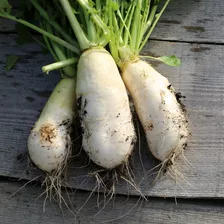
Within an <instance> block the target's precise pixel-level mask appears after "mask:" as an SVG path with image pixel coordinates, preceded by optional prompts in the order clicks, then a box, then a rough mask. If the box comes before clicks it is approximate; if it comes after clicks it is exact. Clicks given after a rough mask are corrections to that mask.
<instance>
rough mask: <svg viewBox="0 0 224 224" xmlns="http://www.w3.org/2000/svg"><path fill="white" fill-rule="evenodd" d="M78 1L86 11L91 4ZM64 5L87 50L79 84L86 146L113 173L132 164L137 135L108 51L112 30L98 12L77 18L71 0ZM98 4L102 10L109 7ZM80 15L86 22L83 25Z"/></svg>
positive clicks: (81, 47)
mask: <svg viewBox="0 0 224 224" xmlns="http://www.w3.org/2000/svg"><path fill="white" fill-rule="evenodd" d="M77 2H79V4H80V7H82V8H83V9H84V8H85V7H86V6H88V3H87V1H82V0H81V1H79V0H78V1H77ZM60 3H61V6H62V8H63V10H64V11H65V13H66V15H67V17H68V20H69V22H70V24H71V28H72V29H73V31H74V34H75V36H76V38H77V41H78V43H79V46H80V49H81V50H82V51H83V53H82V54H81V56H80V59H79V62H78V69H77V84H76V95H77V102H78V105H77V106H78V113H79V117H80V121H81V127H82V132H83V133H82V138H83V140H82V142H83V144H82V146H83V149H84V150H85V151H86V153H87V154H88V155H89V157H90V159H91V160H92V161H93V162H94V163H96V164H97V165H99V166H101V167H102V168H104V169H108V170H113V169H115V168H117V167H119V166H122V165H126V164H127V163H128V159H129V157H130V155H131V153H132V151H133V149H134V145H135V141H136V134H135V129H134V125H133V121H132V114H131V111H130V105H129V100H128V95H127V91H126V88H125V85H124V83H123V81H122V78H121V76H120V73H119V70H118V68H117V66H116V63H115V61H114V60H113V58H112V56H111V55H110V54H109V53H108V52H107V51H106V50H105V49H104V47H105V46H106V45H107V44H108V42H109V40H110V37H109V36H110V31H109V29H108V27H107V26H106V24H105V23H103V21H102V20H101V19H100V17H99V16H98V15H97V13H95V14H94V15H93V16H90V15H89V14H88V12H84V15H82V13H81V12H83V11H84V10H83V11H82V10H80V13H79V14H77V15H76V14H74V10H73V7H72V5H71V4H70V3H69V1H67V0H60ZM98 3H99V4H97V6H98V7H100V4H102V5H103V4H105V3H100V2H98ZM90 8H91V7H90ZM79 16H83V17H82V18H84V19H85V23H84V22H83V23H82V24H80V22H79V20H78V19H79ZM80 21H81V20H80Z"/></svg>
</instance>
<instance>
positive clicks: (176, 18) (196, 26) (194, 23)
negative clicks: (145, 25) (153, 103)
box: [0, 0, 224, 43]
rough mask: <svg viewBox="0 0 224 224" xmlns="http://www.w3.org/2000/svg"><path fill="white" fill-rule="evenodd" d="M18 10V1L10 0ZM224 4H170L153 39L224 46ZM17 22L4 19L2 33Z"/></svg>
mask: <svg viewBox="0 0 224 224" xmlns="http://www.w3.org/2000/svg"><path fill="white" fill-rule="evenodd" d="M10 2H11V4H12V5H13V6H15V9H16V8H17V7H18V5H19V4H18V1H16V0H11V1H10ZM223 8H224V2H223V1H220V0H215V1H214V0H206V1H203V0H182V1H181V3H180V1H174V0H173V1H170V4H169V6H168V8H167V10H166V11H165V12H164V14H163V15H162V17H161V20H160V21H159V24H158V25H157V26H156V29H155V30H154V32H153V34H152V36H151V38H153V39H157V40H172V41H184V42H210V43H224V38H223V35H224V28H223V27H224V13H223ZM14 31H15V29H14V23H13V22H10V21H6V20H2V19H0V32H14Z"/></svg>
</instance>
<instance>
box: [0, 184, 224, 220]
mask: <svg viewBox="0 0 224 224" xmlns="http://www.w3.org/2000/svg"><path fill="white" fill-rule="evenodd" d="M21 187H22V184H21V183H16V182H14V183H13V182H5V181H3V182H0V192H1V203H0V219H1V223H2V224H11V223H17V224H31V223H32V224H37V223H38V224H61V223H64V224H70V223H71V222H72V221H73V222H72V223H79V224H85V223H104V222H106V221H107V222H108V223H114V224H116V223H124V224H125V223H130V224H135V223H143V224H144V223H153V224H160V223H167V224H177V223H178V224H186V223H187V224H211V223H216V224H221V223H223V218H224V207H223V201H217V200H216V201H211V200H210V201H208V200H178V203H177V204H175V201H174V200H173V199H172V200H168V199H155V198H150V199H149V200H148V201H147V202H146V201H144V202H143V201H138V200H139V198H138V197H130V198H127V197H125V196H116V198H115V199H114V200H113V201H110V202H109V203H108V204H107V205H106V207H105V208H104V209H103V210H101V211H100V209H101V207H100V208H98V207H97V195H94V196H92V197H91V198H90V200H89V201H88V203H87V205H86V206H85V207H83V209H81V211H80V212H79V213H78V215H77V218H76V219H74V216H73V215H72V214H71V213H70V212H69V211H68V209H66V208H63V214H62V211H61V210H60V209H59V208H58V206H57V204H56V203H54V202H52V203H49V201H47V203H46V206H45V210H46V212H43V204H44V197H41V198H39V199H38V200H36V198H37V197H38V196H39V195H40V194H41V190H40V189H39V187H38V186H32V185H28V186H26V187H25V188H23V189H22V190H21V191H19V192H18V193H17V194H15V195H14V196H13V197H11V196H12V195H13V194H14V193H15V192H16V191H17V190H18V189H19V188H21ZM88 196H89V193H87V192H81V191H77V192H76V193H75V195H72V196H71V197H72V203H73V207H74V208H75V209H74V210H73V212H74V213H77V211H78V210H79V209H80V208H81V207H82V205H83V203H84V202H85V201H86V199H87V198H88ZM97 213H98V214H97ZM109 220H114V221H111V222H109Z"/></svg>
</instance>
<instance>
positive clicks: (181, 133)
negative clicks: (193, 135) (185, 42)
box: [109, 0, 189, 167]
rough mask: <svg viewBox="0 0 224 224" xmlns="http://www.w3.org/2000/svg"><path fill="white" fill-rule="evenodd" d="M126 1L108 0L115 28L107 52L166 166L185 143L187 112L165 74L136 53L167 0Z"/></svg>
mask: <svg viewBox="0 0 224 224" xmlns="http://www.w3.org/2000/svg"><path fill="white" fill-rule="evenodd" d="M125 2H126V1H112V2H111V3H110V4H111V5H112V4H113V8H116V12H115V11H114V10H112V9H110V12H109V14H111V15H112V16H110V17H109V18H110V21H109V24H110V27H111V29H112V30H113V32H114V35H113V36H112V37H114V38H113V39H112V40H111V41H110V43H109V46H110V52H111V54H112V56H113V57H114V59H115V61H116V63H117V65H118V66H119V68H120V71H121V76H122V79H123V81H124V83H125V85H126V87H127V89H128V91H129V93H130V95H131V97H132V99H133V103H134V107H135V110H136V113H137V115H138V117H139V120H140V122H141V125H142V127H143V129H144V132H145V135H146V139H147V143H148V146H149V149H150V151H151V152H152V154H153V155H154V156H155V157H156V158H157V159H158V160H160V161H161V162H162V164H163V165H162V167H166V166H165V164H166V165H168V164H169V165H170V164H171V165H173V164H174V163H175V158H176V157H177V156H178V155H180V153H181V152H183V150H184V148H185V147H186V145H187V139H188V135H189V131H188V121H187V116H186V112H185V109H184V108H183V106H182V104H180V103H179V101H178V99H177V98H176V93H175V90H174V88H173V87H172V86H171V84H170V83H169V81H168V80H167V78H165V77H164V76H162V75H161V74H160V73H158V72H157V71H156V70H155V69H154V68H153V67H152V66H151V65H150V64H148V63H146V62H145V61H143V60H142V59H141V57H142V56H140V55H139V54H140V52H141V50H142V48H143V47H144V46H145V44H146V43H147V40H148V38H149V36H150V34H151V33H152V31H153V29H154V28H155V25H156V24H157V22H158V20H159V18H160V16H161V15H162V13H163V12H164V10H165V8H166V7H167V5H168V3H169V0H166V1H165V3H164V4H163V6H162V7H161V6H160V5H159V3H160V1H158V0H155V1H147V0H142V1H136V2H135V1H132V2H131V3H130V4H126V3H125ZM115 5H116V6H115ZM158 8H160V11H159V12H157V10H158ZM148 57H149V58H151V59H153V60H158V61H162V62H164V63H166V64H168V65H171V66H176V65H179V64H180V61H179V59H177V58H176V57H175V56H170V57H168V56H163V57H158V58H155V57H152V56H148ZM172 167H174V166H172Z"/></svg>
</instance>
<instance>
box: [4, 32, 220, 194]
mask: <svg viewBox="0 0 224 224" xmlns="http://www.w3.org/2000/svg"><path fill="white" fill-rule="evenodd" d="M1 37H3V40H5V42H4V41H1V42H0V49H1V52H2V54H1V55H0V61H1V62H4V61H5V58H6V55H7V54H9V53H10V54H17V55H19V56H20V58H21V59H20V61H19V63H18V64H17V65H16V67H15V69H13V70H11V71H9V72H6V71H4V64H3V63H0V71H1V72H0V76H1V79H0V86H1V88H0V130H1V141H0V154H1V156H0V175H2V176H10V177H16V178H23V179H32V178H34V177H36V176H37V175H38V174H39V173H38V172H36V171H35V170H34V171H32V172H30V173H27V172H25V171H26V167H27V163H26V160H21V161H20V158H21V155H22V154H23V153H25V152H26V150H27V149H26V141H27V136H28V134H29V130H30V128H31V127H32V125H33V124H34V122H35V120H36V118H37V116H38V115H39V112H40V111H41V109H42V107H43V105H44V103H45V102H46V100H47V97H48V96H49V94H50V91H51V90H52V89H53V87H54V86H55V85H56V83H57V81H58V80H59V75H58V73H52V74H51V75H49V76H43V74H42V72H41V70H40V67H41V66H42V65H44V64H46V63H49V62H50V61H51V57H50V56H48V55H43V54H42V53H41V49H40V48H39V47H38V46H37V45H35V44H34V45H26V46H23V47H18V46H16V44H15V36H13V35H10V36H7V43H8V44H6V37H5V36H4V35H1ZM153 52H156V54H158V55H163V54H164V55H168V54H175V55H177V56H178V57H180V58H181V60H182V65H181V66H180V67H178V68H172V67H168V66H166V65H163V64H158V63H154V66H155V67H156V68H157V69H158V71H160V72H162V73H163V74H164V75H165V76H167V77H168V78H169V80H170V81H171V83H172V84H173V85H174V87H175V88H176V90H177V91H181V92H182V93H183V94H184V95H185V96H186V99H185V101H184V103H185V104H186V107H187V110H188V113H189V116H190V127H191V133H192V136H191V137H190V141H189V145H188V147H187V150H186V152H185V156H186V158H187V160H189V161H190V162H191V164H192V167H191V168H187V167H186V165H185V163H184V160H183V159H179V160H178V162H177V166H178V169H179V171H180V172H181V173H182V174H183V175H184V176H185V178H186V180H187V181H181V180H179V181H180V185H178V184H175V183H174V181H173V180H171V178H170V177H169V176H165V177H164V178H163V179H162V180H161V181H160V182H159V183H157V184H156V185H154V186H153V187H152V186H151V184H150V183H151V182H152V180H153V178H152V177H149V178H147V179H146V180H145V181H143V183H142V185H141V190H142V192H143V193H144V194H145V195H149V196H159V197H173V196H176V197H208V198H223V197H224V183H223V181H222V176H223V175H222V174H223V172H224V167H223V166H222V164H223V162H224V151H223V142H224V139H223V136H224V119H223V116H224V110H223V108H224V107H223V104H224V101H223V99H224V88H223V87H224V79H223V69H222V68H223V57H224V46H218V45H214V46H212V47H211V46H210V45H197V44H187V43H165V42H158V41H152V42H151V45H150V46H147V47H146V48H145V49H144V53H147V54H149V53H151V54H154V53H153ZM141 154H142V155H141V156H142V160H143V161H142V162H143V165H144V169H145V171H147V170H149V169H151V168H152V167H153V166H155V165H156V164H158V162H157V161H155V160H154V159H153V157H152V156H151V154H150V153H149V152H148V149H147V146H146V143H145V141H144V138H143V137H142V144H141ZM81 164H82V163H81V161H80V158H79V157H76V158H75V159H74V161H72V163H71V165H70V170H69V174H68V176H69V181H68V182H69V184H70V186H72V187H74V188H80V189H86V190H92V189H93V187H94V186H95V178H94V177H91V178H90V177H88V173H89V172H90V171H93V168H92V167H86V168H82V169H80V168H77V166H80V165H81ZM133 164H134V165H133V167H134V173H135V175H136V181H137V182H139V181H140V180H141V178H142V177H143V174H144V173H143V171H142V165H141V163H140V159H139V153H138V149H136V150H135V154H134V155H133ZM84 182H85V183H84ZM187 182H189V183H190V184H189V183H187ZM116 190H117V191H116V192H117V193H120V194H127V193H129V194H138V192H136V191H135V189H133V188H132V187H130V186H129V187H127V184H125V183H124V182H122V181H121V183H120V184H119V185H117V186H116Z"/></svg>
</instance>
